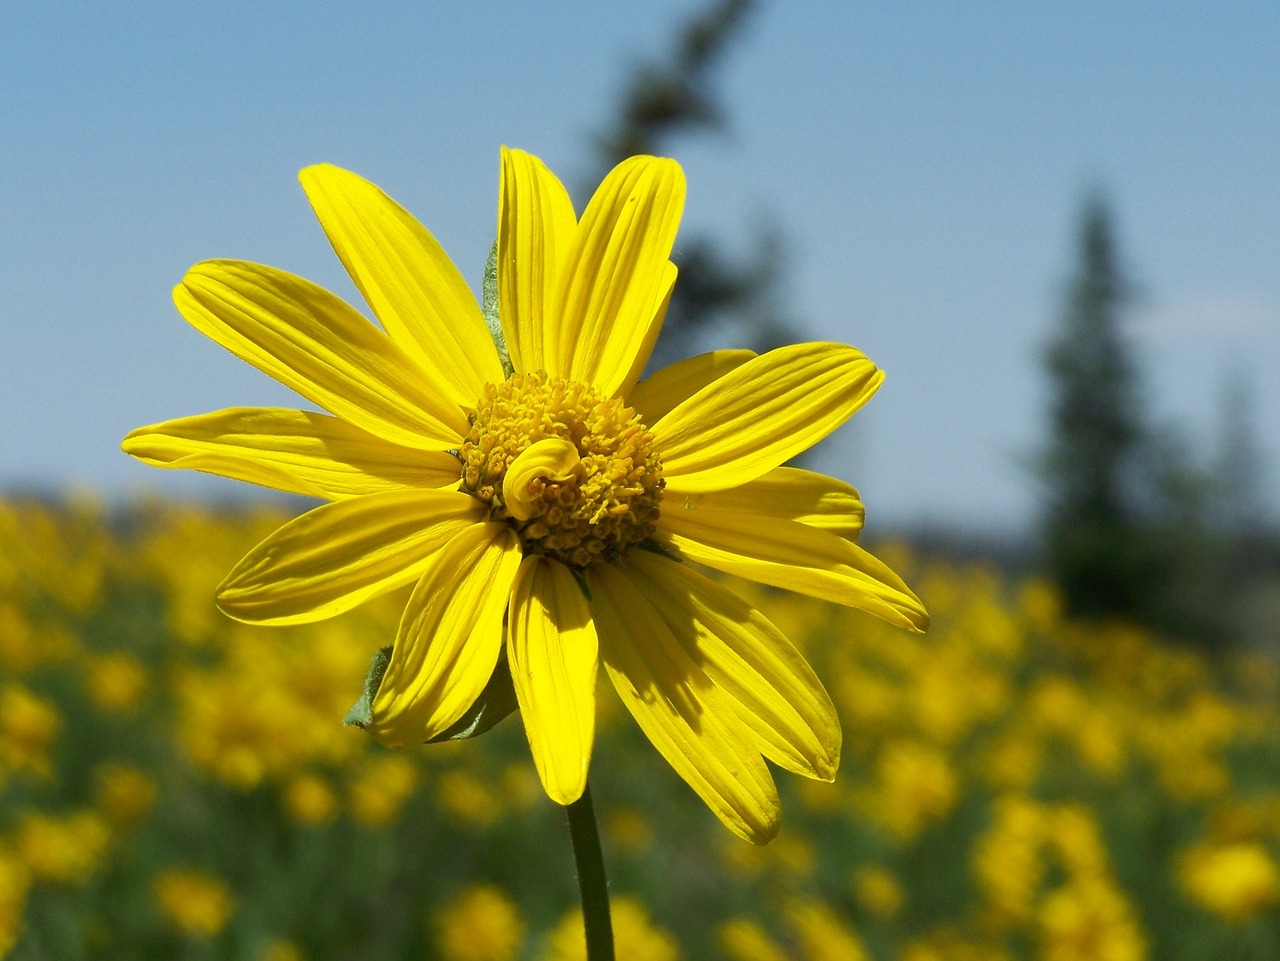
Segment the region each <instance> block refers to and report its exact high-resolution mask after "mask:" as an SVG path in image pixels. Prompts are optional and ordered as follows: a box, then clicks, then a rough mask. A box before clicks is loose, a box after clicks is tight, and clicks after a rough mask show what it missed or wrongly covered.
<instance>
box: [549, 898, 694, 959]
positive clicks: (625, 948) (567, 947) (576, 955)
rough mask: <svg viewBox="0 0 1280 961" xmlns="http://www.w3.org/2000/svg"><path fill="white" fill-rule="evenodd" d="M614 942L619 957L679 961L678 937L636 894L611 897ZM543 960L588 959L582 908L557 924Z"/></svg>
mask: <svg viewBox="0 0 1280 961" xmlns="http://www.w3.org/2000/svg"><path fill="white" fill-rule="evenodd" d="M611 910H612V914H613V943H614V949H615V951H616V953H617V956H618V958H620V959H622V958H625V959H626V961H678V959H679V957H680V950H679V947H678V946H677V944H676V941H675V939H674V938H673V937H672V936H671V935H670V934H669V933H668V932H667V931H664V930H663V929H662V928H659V927H656V926H655V925H654V924H653V921H652V920H651V919H650V918H649V912H648V911H647V910H646V909H645V907H644V905H643V904H641V903H640V902H639V901H637V900H636V899H635V898H633V897H628V896H627V895H621V896H618V895H615V896H614V897H613V898H612V899H611ZM542 961H587V940H586V936H585V935H584V934H583V931H582V911H581V910H578V911H574V912H571V913H569V914H567V915H565V917H564V918H563V919H562V920H561V921H560V923H559V924H557V925H556V927H555V930H553V931H552V932H551V935H550V937H549V938H548V947H547V951H546V953H545V954H544V955H543V956H542Z"/></svg>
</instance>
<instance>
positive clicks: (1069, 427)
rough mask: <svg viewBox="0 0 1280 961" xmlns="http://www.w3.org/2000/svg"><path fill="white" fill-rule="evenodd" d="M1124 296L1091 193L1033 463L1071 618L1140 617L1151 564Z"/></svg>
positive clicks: (1107, 227)
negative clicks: (1043, 443)
mask: <svg viewBox="0 0 1280 961" xmlns="http://www.w3.org/2000/svg"><path fill="white" fill-rule="evenodd" d="M1130 295H1131V290H1130V288H1129V285H1128V283H1127V282H1126V280H1125V279H1124V277H1123V276H1122V273H1121V269H1120V266H1119V264H1118V260H1117V255H1116V250H1115V240H1114V236H1113V230H1112V226H1111V215H1110V212H1109V210H1108V207H1107V205H1106V203H1105V202H1104V201H1103V200H1102V198H1101V197H1100V196H1098V195H1097V194H1094V195H1092V196H1090V197H1089V198H1088V199H1087V201H1086V203H1085V205H1084V212H1083V217H1082V219H1081V228H1080V235H1079V263H1078V265H1077V268H1076V274H1075V277H1074V278H1073V279H1072V281H1071V282H1070V285H1069V287H1068V290H1067V296H1066V303H1065V310H1064V312H1063V317H1062V325H1061V330H1060V332H1059V334H1058V336H1057V337H1056V339H1055V340H1054V341H1053V342H1052V343H1051V344H1050V346H1049V348H1048V350H1047V351H1046V354H1045V364H1046V368H1047V372H1048V374H1049V377H1050V381H1051V393H1052V396H1051V403H1050V410H1049V443H1048V445H1047V448H1046V449H1045V450H1044V452H1043V456H1042V458H1041V460H1040V463H1039V467H1040V474H1041V479H1042V481H1043V483H1044V489H1045V495H1046V497H1045V510H1044V517H1043V525H1044V527H1043V547H1044V550H1045V553H1046V561H1047V566H1048V569H1049V573H1050V575H1051V576H1052V577H1053V578H1054V579H1055V580H1056V581H1057V583H1058V584H1059V587H1060V588H1061V590H1062V592H1063V595H1064V598H1065V602H1066V606H1067V610H1068V612H1069V613H1071V614H1078V615H1085V616H1094V617H1102V616H1128V617H1136V618H1137V619H1139V620H1146V617H1145V616H1144V615H1147V614H1149V613H1150V611H1151V607H1152V603H1153V598H1154V597H1155V593H1156V592H1157V590H1158V584H1157V583H1156V582H1157V580H1158V576H1157V568H1158V565H1157V564H1156V563H1155V561H1154V558H1153V556H1152V551H1151V550H1150V543H1149V538H1148V536H1147V534H1148V528H1147V524H1146V520H1145V519H1144V517H1143V511H1142V504H1141V503H1140V496H1141V495H1140V493H1139V491H1140V486H1141V473H1142V467H1143V465H1142V463H1141V458H1142V451H1143V448H1144V445H1146V444H1147V441H1148V439H1149V438H1148V436H1147V432H1146V429H1145V427H1144V421H1143V417H1142V412H1141V404H1140V397H1139V384H1138V373H1137V368H1136V366H1135V364H1134V361H1133V358H1132V356H1131V350H1130V346H1129V343H1128V341H1127V339H1126V337H1125V336H1124V333H1123V331H1122V329H1121V321H1122V313H1123V310H1124V308H1125V305H1126V303H1127V302H1128V301H1129V299H1130Z"/></svg>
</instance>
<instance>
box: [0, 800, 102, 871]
mask: <svg viewBox="0 0 1280 961" xmlns="http://www.w3.org/2000/svg"><path fill="white" fill-rule="evenodd" d="M110 841H111V831H110V828H108V826H107V824H106V822H105V821H104V820H103V818H102V817H101V816H99V815H98V814H96V813H94V812H92V811H74V812H72V813H71V814H68V815H67V816H66V817H56V816H54V815H51V814H42V813H40V812H39V811H32V812H29V813H27V814H26V815H24V816H23V818H22V819H21V820H20V821H19V822H18V826H17V831H16V833H15V837H14V847H15V848H17V851H18V854H19V855H21V857H22V859H23V861H25V862H26V865H27V867H28V868H29V869H30V870H31V874H32V876H33V877H35V878H37V879H40V880H44V881H52V882H54V883H56V884H68V885H78V884H84V883H85V882H87V881H88V880H89V878H90V877H91V876H92V875H93V873H94V872H95V871H97V870H98V868H100V867H101V866H102V863H103V861H104V860H105V859H106V854H107V845H108V843H110Z"/></svg>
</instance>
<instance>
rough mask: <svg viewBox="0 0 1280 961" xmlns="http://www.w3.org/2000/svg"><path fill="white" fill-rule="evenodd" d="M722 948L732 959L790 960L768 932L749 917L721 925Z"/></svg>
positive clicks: (743, 960)
mask: <svg viewBox="0 0 1280 961" xmlns="http://www.w3.org/2000/svg"><path fill="white" fill-rule="evenodd" d="M718 934H719V941H720V949H721V950H722V951H723V952H724V954H725V956H726V957H727V958H729V959H731V961H790V959H789V958H788V957H787V953H786V952H785V951H783V950H782V948H780V947H779V946H778V945H777V943H776V942H775V941H774V940H773V938H771V937H769V934H768V932H766V931H765V929H764V928H762V927H760V925H759V924H757V923H756V922H755V921H752V920H750V919H749V918H734V919H733V920H732V921H726V922H725V923H724V924H722V925H720V930H719V932H718Z"/></svg>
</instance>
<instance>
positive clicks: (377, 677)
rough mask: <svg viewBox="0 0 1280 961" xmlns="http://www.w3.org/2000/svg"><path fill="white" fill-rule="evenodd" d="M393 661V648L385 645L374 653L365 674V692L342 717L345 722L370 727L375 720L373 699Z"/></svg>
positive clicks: (353, 725) (354, 725)
mask: <svg viewBox="0 0 1280 961" xmlns="http://www.w3.org/2000/svg"><path fill="white" fill-rule="evenodd" d="M390 661H391V648H389V647H384V648H382V649H381V650H380V651H378V652H377V653H376V654H374V655H373V660H371V661H370V662H369V671H368V673H366V674H365V676H364V693H363V694H361V695H360V700H358V701H356V702H355V704H353V705H351V710H349V711H347V716H346V717H344V718H343V719H342V723H343V724H349V725H351V726H352V727H368V726H369V723H370V722H371V721H372V720H373V699H374V698H375V697H376V696H377V694H378V687H379V686H380V685H381V684H382V675H384V674H386V673H387V664H388V663H389V662H390Z"/></svg>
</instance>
